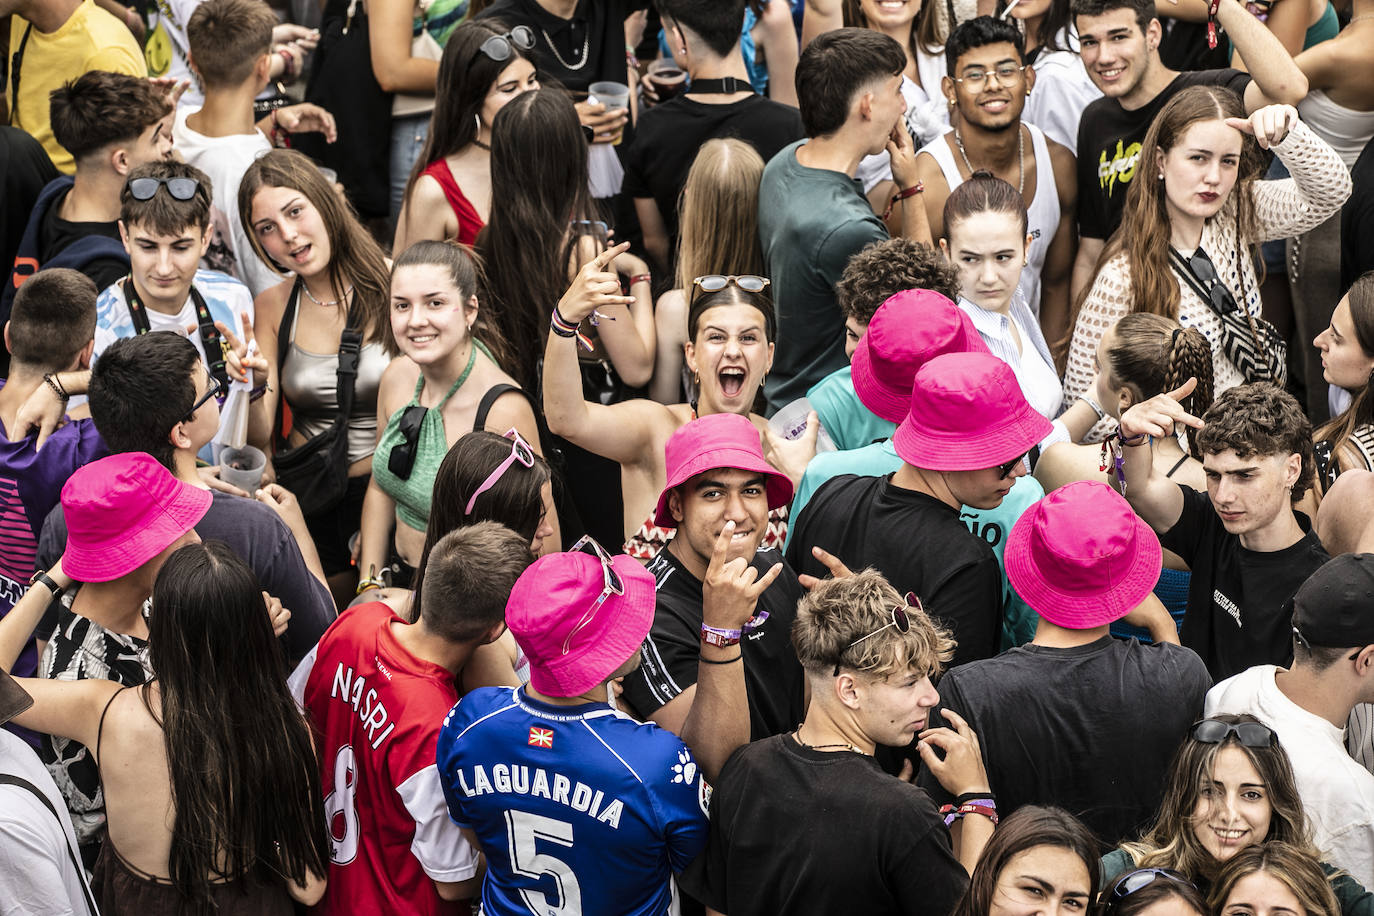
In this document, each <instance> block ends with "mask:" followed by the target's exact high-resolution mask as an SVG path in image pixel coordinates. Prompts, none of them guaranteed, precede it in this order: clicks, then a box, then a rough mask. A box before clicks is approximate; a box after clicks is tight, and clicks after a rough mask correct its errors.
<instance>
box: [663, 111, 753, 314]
mask: <svg viewBox="0 0 1374 916" xmlns="http://www.w3.org/2000/svg"><path fill="white" fill-rule="evenodd" d="M762 178H763V159H762V158H761V157H760V156H759V154H758V153H757V152H755V150H754V148H753V147H752V146H750V145H749V144H748V143H745V142H744V141H743V140H736V139H734V138H733V137H728V138H725V139H716V140H708V141H706V143H704V144H702V147H701V151H700V152H698V153H697V158H696V160H695V161H694V162H693V163H692V168H691V171H689V172H688V173H687V183H686V184H684V185H683V186H682V197H681V199H680V201H679V203H678V213H679V219H678V243H677V283H676V286H677V287H678V288H679V289H681V290H682V291H683V294H684V295H686V296H688V297H689V298H690V296H691V294H692V281H693V280H694V279H696V278H697V277H700V276H704V275H706V274H735V275H739V274H762V273H763V249H762V248H760V247H759V181H760V180H761V179H762Z"/></svg>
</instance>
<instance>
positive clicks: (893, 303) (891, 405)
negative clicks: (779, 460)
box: [850, 289, 988, 423]
mask: <svg viewBox="0 0 1374 916" xmlns="http://www.w3.org/2000/svg"><path fill="white" fill-rule="evenodd" d="M986 352H988V347H987V344H985V343H983V338H981V337H979V336H978V329H977V328H975V327H974V326H973V320H972V319H971V318H969V317H968V315H966V314H964V310H963V309H961V308H959V306H957V305H955V304H954V303H953V302H950V301H949V300H948V299H946V298H945V297H944V296H942V295H940V294H939V293H937V292H935V291H934V290H931V289H909V290H906V291H904V292H900V293H897V294H896V295H895V296H891V297H889V298H888V300H887V301H886V302H884V303H883V304H882V305H880V306H878V310H877V311H876V312H874V313H873V319H872V320H871V321H870V322H869V323H868V330H867V331H865V332H864V336H863V337H862V338H861V339H860V340H859V345H858V346H857V347H855V348H854V359H853V360H851V362H850V368H851V377H852V378H853V380H854V393H855V394H857V395H858V396H859V400H860V401H863V404H864V406H865V407H867V408H868V409H869V410H871V411H873V413H875V414H877V415H878V416H879V417H882V418H883V419H884V420H888V421H890V422H892V423H900V422H902V420H903V419H905V418H906V414H907V410H908V409H909V408H910V407H911V381H912V379H914V378H915V377H916V372H917V370H919V369H920V368H921V367H922V366H924V365H925V364H926V363H927V362H929V361H930V360H932V359H934V358H935V357H937V356H941V355H943V354H945V353H986Z"/></svg>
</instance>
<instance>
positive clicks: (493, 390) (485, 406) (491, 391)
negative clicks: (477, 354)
mask: <svg viewBox="0 0 1374 916" xmlns="http://www.w3.org/2000/svg"><path fill="white" fill-rule="evenodd" d="M508 391H518V392H520V394H522V395H524V396H525V399H526V400H529V395H527V394H525V389H523V388H520V387H519V386H516V385H507V384H505V383H502V384H500V385H492V386H491V387H490V388H488V389H487V393H486V394H484V395H482V400H481V402H479V403H478V405H477V416H476V417H475V418H473V421H472V431H473V432H480V431H482V430H484V429H486V428H487V414H489V413H491V407H492V405H493V404H495V403H496V399H497V398H499V397H501V395H503V394H505V393H506V392H508ZM530 407H531V408H532V409H533V410H534V416H535V418H536V419H542V418H541V417H540V413H539V409H538V408H537V407H535V405H534V403H533V402H532V401H531V402H530ZM539 432H540V435H541V436H542V435H543V432H544V430H543V429H542V427H541V429H540V430H539Z"/></svg>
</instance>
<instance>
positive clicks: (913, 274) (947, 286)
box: [835, 236, 959, 324]
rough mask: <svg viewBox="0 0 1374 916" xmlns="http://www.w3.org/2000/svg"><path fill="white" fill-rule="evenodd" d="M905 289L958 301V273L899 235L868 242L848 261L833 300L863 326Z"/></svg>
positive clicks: (932, 252)
mask: <svg viewBox="0 0 1374 916" xmlns="http://www.w3.org/2000/svg"><path fill="white" fill-rule="evenodd" d="M908 289H933V290H935V292H937V293H939V294H940V295H942V296H944V297H945V298H946V299H948V300H949V301H951V302H958V301H959V272H958V271H957V270H955V269H954V265H952V264H950V263H949V261H947V260H945V258H944V256H943V255H942V254H940V252H939V250H938V249H936V248H932V247H931V246H929V245H922V244H921V243H920V242H913V241H912V240H911V239H907V238H902V237H901V236H898V237H897V238H895V239H885V240H884V241H881V242H870V243H869V244H868V245H866V246H865V247H864V248H863V250H861V251H860V252H859V253H858V254H856V255H854V256H853V257H851V258H850V259H849V263H848V264H847V265H846V266H845V269H844V273H843V274H842V275H841V276H840V282H838V283H836V284H835V297H836V298H837V299H838V300H839V303H840V311H842V312H844V317H845V318H853V319H854V320H855V321H859V322H861V323H863V324H868V323H869V322H870V321H872V320H873V313H874V312H876V311H878V306H880V305H882V304H883V303H884V302H886V301H887V300H888V299H889V298H891V297H892V296H895V295H897V294H898V293H900V292H903V291H904V290H908Z"/></svg>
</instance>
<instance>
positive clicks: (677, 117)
mask: <svg viewBox="0 0 1374 916" xmlns="http://www.w3.org/2000/svg"><path fill="white" fill-rule="evenodd" d="M635 131H636V133H635V139H634V143H632V144H631V145H630V147H629V149H628V150H627V151H626V152H625V182H624V184H623V185H622V186H621V190H623V191H624V192H625V193H626V194H628V195H629V196H630V197H641V198H642V197H652V198H653V199H654V202H655V203H656V204H658V212H659V213H661V214H662V215H663V223H664V225H665V226H667V228H668V240H669V242H670V243H671V246H672V247H671V250H673V251H676V249H677V219H678V213H677V206H678V196H679V195H680V194H681V193H682V187H683V185H685V184H686V183H687V172H688V171H689V170H690V169H691V168H692V163H693V162H694V161H696V158H697V153H698V152H700V151H701V146H702V144H704V143H705V142H706V141H707V140H712V139H715V138H717V137H737V138H739V139H740V140H743V141H744V142H745V143H748V144H749V145H750V146H752V147H753V148H754V149H755V150H757V151H758V154H759V156H761V157H762V158H763V161H764V162H767V161H768V160H769V159H772V158H773V157H774V156H775V155H777V153H778V151H779V150H781V149H782V148H783V147H784V146H787V145H788V144H789V143H792V142H793V141H796V140H800V139H801V138H802V137H805V136H806V131H805V129H804V128H803V127H802V120H801V112H799V111H798V110H797V109H795V108H793V107H792V106H791V105H783V104H781V103H779V102H774V101H772V100H770V99H765V98H763V97H762V96H758V95H756V96H752V97H750V98H747V99H742V100H741V101H738V102H730V103H728V104H725V105H711V104H708V103H706V102H698V101H696V100H695V99H689V98H687V97H686V96H678V97H677V98H674V99H669V100H668V101H667V102H664V103H663V104H662V105H656V106H654V107H653V108H650V109H648V110H646V111H645V112H644V113H643V114H642V115H640V118H639V123H638V124H637V125H636V126H635Z"/></svg>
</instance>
